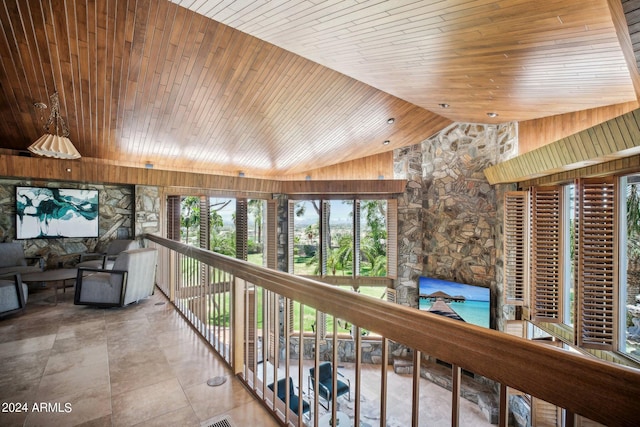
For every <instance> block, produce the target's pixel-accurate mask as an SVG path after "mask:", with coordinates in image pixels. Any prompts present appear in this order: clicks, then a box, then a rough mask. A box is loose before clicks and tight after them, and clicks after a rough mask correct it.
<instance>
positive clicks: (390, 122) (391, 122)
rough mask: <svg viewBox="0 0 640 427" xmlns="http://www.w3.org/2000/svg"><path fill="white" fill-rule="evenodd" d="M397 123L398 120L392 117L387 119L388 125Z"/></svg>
mask: <svg viewBox="0 0 640 427" xmlns="http://www.w3.org/2000/svg"><path fill="white" fill-rule="evenodd" d="M395 121H396V119H394V118H393V117H391V118H390V119H387V123H389V124H393V123H394V122H395Z"/></svg>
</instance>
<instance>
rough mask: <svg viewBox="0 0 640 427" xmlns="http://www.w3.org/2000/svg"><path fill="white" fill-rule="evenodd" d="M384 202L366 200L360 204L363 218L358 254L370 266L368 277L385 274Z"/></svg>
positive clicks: (385, 234)
mask: <svg viewBox="0 0 640 427" xmlns="http://www.w3.org/2000/svg"><path fill="white" fill-rule="evenodd" d="M386 207H387V205H386V202H385V201H384V200H366V201H362V202H360V209H361V212H362V213H364V216H365V223H366V226H365V230H363V231H364V236H363V237H362V238H361V239H360V252H361V253H362V254H363V255H364V257H365V258H366V259H367V261H368V262H369V264H370V265H371V270H370V273H369V275H371V276H384V275H386V274H387V249H386V245H385V242H386V240H387V227H386V222H385V219H386V217H387V213H386Z"/></svg>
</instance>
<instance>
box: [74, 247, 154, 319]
mask: <svg viewBox="0 0 640 427" xmlns="http://www.w3.org/2000/svg"><path fill="white" fill-rule="evenodd" d="M157 259H158V251H157V249H155V248H140V249H130V250H127V251H123V252H120V254H118V256H117V258H116V259H115V262H114V264H113V268H112V269H94V268H86V267H80V268H78V276H77V279H76V291H75V297H74V303H75V304H77V305H95V306H99V307H116V306H120V307H122V306H125V305H128V304H131V303H133V302H138V301H139V300H141V299H143V298H146V297H148V296H150V295H151V294H153V290H154V287H155V279H156V264H157Z"/></svg>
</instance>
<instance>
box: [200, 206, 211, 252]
mask: <svg viewBox="0 0 640 427" xmlns="http://www.w3.org/2000/svg"><path fill="white" fill-rule="evenodd" d="M209 242H210V237H209V198H208V197H206V196H200V247H201V248H202V249H210V247H209Z"/></svg>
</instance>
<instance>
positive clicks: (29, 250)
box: [0, 179, 134, 268]
mask: <svg viewBox="0 0 640 427" xmlns="http://www.w3.org/2000/svg"><path fill="white" fill-rule="evenodd" d="M17 185H25V186H30V185H33V186H47V187H51V188H82V189H96V190H98V191H99V192H100V193H99V198H100V207H99V209H100V212H99V215H100V221H99V233H100V237H99V238H61V239H29V240H24V248H25V254H26V255H27V256H35V255H38V256H42V257H43V258H44V259H45V263H46V267H47V268H55V267H58V266H60V265H70V264H73V263H75V262H76V261H77V260H78V256H77V254H79V253H82V252H93V251H95V250H102V249H104V248H105V247H106V244H107V243H108V242H109V241H110V240H113V239H116V238H120V239H131V238H133V222H132V221H133V216H134V202H133V191H134V189H133V187H132V186H116V185H97V184H96V185H94V184H80V183H69V182H42V181H31V180H12V179H0V212H2V214H0V242H10V241H13V240H14V239H15V235H16V215H15V213H16V210H15V187H16V186H17Z"/></svg>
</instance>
